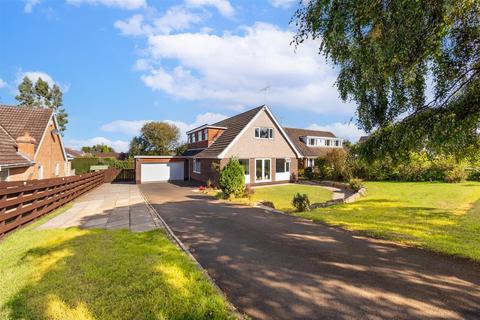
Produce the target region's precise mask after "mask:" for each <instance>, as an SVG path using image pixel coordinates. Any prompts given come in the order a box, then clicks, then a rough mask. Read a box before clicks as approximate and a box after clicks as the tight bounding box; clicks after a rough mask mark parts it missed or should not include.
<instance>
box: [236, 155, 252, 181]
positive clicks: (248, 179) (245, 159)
mask: <svg viewBox="0 0 480 320" xmlns="http://www.w3.org/2000/svg"><path fill="white" fill-rule="evenodd" d="M240 160H242V161H246V162H247V165H246V167H247V168H248V173H245V183H250V159H249V158H242V159H238V161H240Z"/></svg>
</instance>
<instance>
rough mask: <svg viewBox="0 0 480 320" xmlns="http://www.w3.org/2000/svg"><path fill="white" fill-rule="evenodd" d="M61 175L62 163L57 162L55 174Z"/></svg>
mask: <svg viewBox="0 0 480 320" xmlns="http://www.w3.org/2000/svg"><path fill="white" fill-rule="evenodd" d="M59 175H60V163H56V164H55V176H57V177H58V176H59Z"/></svg>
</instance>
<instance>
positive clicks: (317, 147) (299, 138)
mask: <svg viewBox="0 0 480 320" xmlns="http://www.w3.org/2000/svg"><path fill="white" fill-rule="evenodd" d="M284 129H285V132H286V133H287V134H288V136H289V137H290V140H292V142H293V143H294V144H295V146H296V147H297V149H298V151H300V153H301V154H302V157H301V158H300V159H299V160H298V167H299V168H307V167H311V168H313V167H314V165H315V159H316V158H322V157H325V156H326V155H327V154H328V153H329V152H331V151H332V150H334V149H336V148H343V139H340V138H337V137H336V136H335V135H334V134H333V133H332V132H330V131H319V130H308V129H298V128H284Z"/></svg>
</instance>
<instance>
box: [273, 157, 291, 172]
mask: <svg viewBox="0 0 480 320" xmlns="http://www.w3.org/2000/svg"><path fill="white" fill-rule="evenodd" d="M275 172H276V173H284V172H290V159H288V158H287V159H276V160H275Z"/></svg>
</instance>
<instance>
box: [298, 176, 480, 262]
mask: <svg viewBox="0 0 480 320" xmlns="http://www.w3.org/2000/svg"><path fill="white" fill-rule="evenodd" d="M366 187H367V196H366V197H364V198H361V199H360V200H358V201H357V202H354V203H351V204H345V205H337V206H333V207H328V208H319V209H316V210H314V211H311V212H302V213H296V215H298V216H302V217H305V218H308V219H312V220H314V221H321V222H325V223H327V224H332V225H339V226H342V227H344V228H346V229H350V230H357V231H362V232H363V233H366V234H367V235H371V236H375V237H381V238H386V239H391V240H394V241H398V242H402V243H406V244H410V245H415V246H420V247H423V248H427V249H430V250H433V251H436V252H441V253H446V254H451V255H457V256H462V257H466V258H470V259H473V260H475V261H479V262H480V183H478V182H464V183H459V184H447V183H428V182H425V183H422V182H415V183H406V182H367V183H366Z"/></svg>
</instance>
